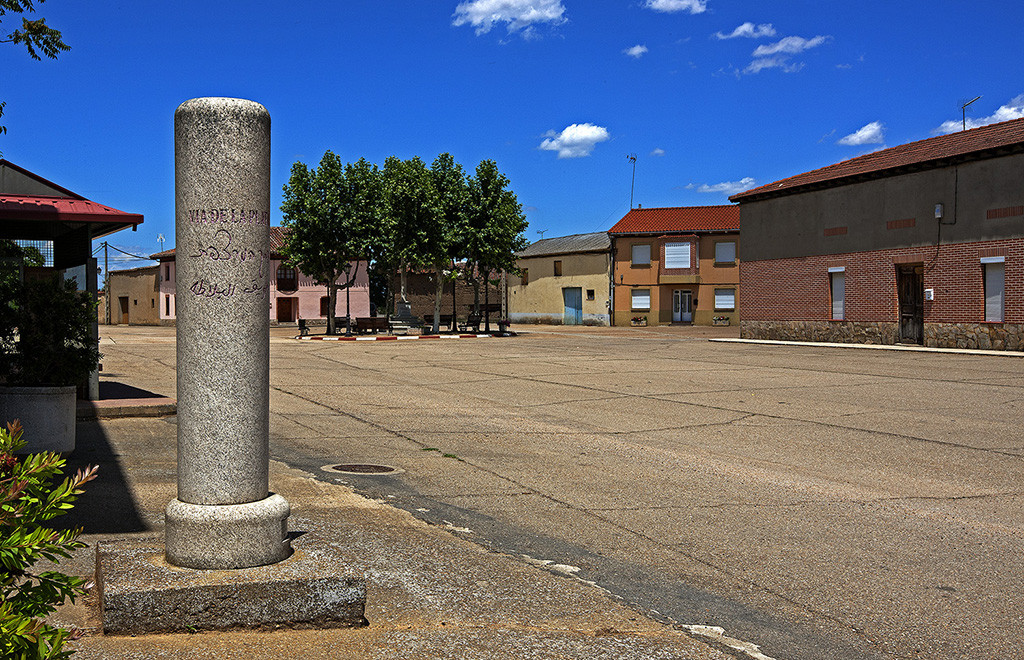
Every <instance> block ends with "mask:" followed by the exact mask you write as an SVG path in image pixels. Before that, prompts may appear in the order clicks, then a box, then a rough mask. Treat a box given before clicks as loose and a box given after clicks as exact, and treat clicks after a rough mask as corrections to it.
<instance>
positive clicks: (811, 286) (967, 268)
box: [740, 238, 1024, 328]
mask: <svg viewBox="0 0 1024 660" xmlns="http://www.w3.org/2000/svg"><path fill="white" fill-rule="evenodd" d="M990 256H1005V257H1006V262H1005V289H1004V290H1005V294H1004V295H1005V303H1004V305H1005V308H1004V323H1005V324H1021V323H1024V239H1019V238H1017V239H1005V240H997V241H979V242H972V243H957V244H951V245H942V246H939V247H938V248H936V247H935V246H931V247H914V248H900V249H891V250H875V251H871V252H853V253H847V254H835V255H819V256H810V257H799V258H791V259H772V260H763V261H746V262H743V263H742V264H740V289H741V290H742V291H743V303H742V305H743V318H744V321H750V322H757V323H759V324H760V323H761V322H776V321H785V322H803V321H807V322H827V321H829V320H830V319H829V317H830V315H831V314H830V309H831V308H830V305H831V300H830V292H829V277H828V268H829V267H833V266H843V267H845V268H846V275H845V283H846V297H845V314H844V316H845V319H844V320H845V321H846V322H848V323H854V324H877V323H886V322H895V321H896V320H897V314H898V299H897V293H896V265H897V264H921V265H922V266H923V271H924V288H926V289H934V291H935V299H934V300H933V301H925V303H924V321H925V324H926V325H927V324H946V325H949V324H954V325H955V324H983V323H984V319H985V301H984V283H983V279H982V274H983V270H984V269H983V267H982V264H981V258H982V257H990ZM995 325H999V324H995ZM754 327H755V326H754V325H751V326H750V328H754ZM757 327H763V324H762V325H759V326H757Z"/></svg>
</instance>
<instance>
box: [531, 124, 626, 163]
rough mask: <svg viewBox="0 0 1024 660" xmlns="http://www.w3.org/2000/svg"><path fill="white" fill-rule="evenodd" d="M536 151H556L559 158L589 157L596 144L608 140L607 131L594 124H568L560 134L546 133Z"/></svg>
mask: <svg viewBox="0 0 1024 660" xmlns="http://www.w3.org/2000/svg"><path fill="white" fill-rule="evenodd" d="M545 137H546V138H547V139H546V140H544V141H543V142H541V143H540V146H539V147H538V149H542V150H544V151H557V152H558V157H559V158H583V157H584V156H589V155H590V152H592V151H593V150H594V146H595V145H597V143H598V142H604V141H605V140H607V139H609V137H610V136H609V135H608V129H607V128H605V127H603V126H595V125H594V124H570V125H569V126H566V127H565V129H564V130H563V131H562V132H561V133H556V132H555V131H548V132H547V133H546V134H545Z"/></svg>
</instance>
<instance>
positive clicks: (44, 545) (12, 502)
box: [0, 421, 97, 659]
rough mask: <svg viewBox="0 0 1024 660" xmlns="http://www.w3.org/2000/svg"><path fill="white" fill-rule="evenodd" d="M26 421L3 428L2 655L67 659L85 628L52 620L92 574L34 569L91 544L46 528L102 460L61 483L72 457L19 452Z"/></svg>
mask: <svg viewBox="0 0 1024 660" xmlns="http://www.w3.org/2000/svg"><path fill="white" fill-rule="evenodd" d="M24 444H25V443H24V442H23V441H22V440H21V424H20V423H18V422H17V421H15V422H14V423H13V424H8V425H7V429H0V657H3V658H25V659H28V658H66V657H68V656H69V655H71V652H70V651H64V650H63V647H64V643H65V642H67V641H68V640H69V639H74V638H75V637H77V636H78V634H79V632H78V631H76V630H65V629H63V628H57V627H55V626H51V625H49V624H47V623H45V621H44V619H45V618H46V616H48V615H49V614H51V613H53V612H54V611H55V610H56V609H57V606H59V605H61V604H62V603H63V602H64V601H65V600H67V599H70V600H71V602H74V601H75V598H76V597H78V596H80V595H82V594H84V593H85V589H86V588H87V586H86V583H85V580H84V579H82V578H79V577H74V576H70V575H64V574H63V573H59V572H57V571H42V572H40V573H34V572H32V570H31V569H32V567H33V566H34V565H35V564H36V563H37V562H38V561H40V560H41V559H47V560H49V561H51V562H57V561H59V560H60V559H61V558H64V559H67V558H68V557H70V556H71V554H70V553H71V551H72V550H77V549H79V548H84V547H85V544H84V543H82V542H81V541H79V540H78V536H79V534H81V532H82V530H81V529H72V530H65V531H56V530H52V529H48V528H47V527H44V526H43V523H45V522H46V521H48V520H51V519H53V518H55V517H56V516H59V515H62V514H64V513H67V511H68V510H69V509H70V508H71V507H72V506H73V502H74V501H75V500H76V499H77V498H78V496H79V495H81V494H82V492H83V491H82V489H81V486H82V485H83V484H84V483H86V482H87V481H90V480H92V479H94V478H95V477H96V469H97V468H96V466H92V467H90V468H89V469H87V470H85V471H82V470H79V471H78V473H77V474H76V475H75V476H74V477H71V478H66V479H64V481H63V482H62V483H61V484H60V485H58V486H56V487H54V486H53V485H52V484H53V482H54V481H55V479H56V478H57V477H59V476H60V475H61V474H62V470H63V468H64V465H65V461H64V459H63V458H61V457H60V455H59V454H55V453H52V452H44V453H41V454H30V455H28V456H22V457H16V456H15V455H14V452H15V451H17V450H18V449H20V448H21V447H22V446H24Z"/></svg>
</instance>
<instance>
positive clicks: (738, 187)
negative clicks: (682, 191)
mask: <svg viewBox="0 0 1024 660" xmlns="http://www.w3.org/2000/svg"><path fill="white" fill-rule="evenodd" d="M755 185H757V182H756V181H754V179H753V177H749V176H746V177H743V178H742V179H740V180H739V181H723V182H721V183H712V184H707V183H702V184H700V185H697V184H695V183H691V184H689V185H688V186H686V187H687V188H688V189H689V190H696V191H697V192H700V193H723V194H725V195H735V194H736V193H741V192H743V191H744V190H750V189H751V188H753V187H754V186H755Z"/></svg>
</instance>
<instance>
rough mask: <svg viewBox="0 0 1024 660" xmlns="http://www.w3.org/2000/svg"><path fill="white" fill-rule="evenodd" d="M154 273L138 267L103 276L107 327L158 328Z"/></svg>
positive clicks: (153, 268)
mask: <svg viewBox="0 0 1024 660" xmlns="http://www.w3.org/2000/svg"><path fill="white" fill-rule="evenodd" d="M158 270H159V266H142V267H140V268H129V269H126V270H112V271H110V272H109V273H107V278H108V279H109V282H107V285H108V286H109V287H110V288H109V291H110V297H109V302H110V303H111V306H110V323H111V324H113V325H129V324H130V325H160V310H159V309H158V308H157V305H158V303H159V300H160V283H159V277H158Z"/></svg>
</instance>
